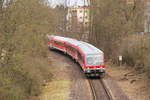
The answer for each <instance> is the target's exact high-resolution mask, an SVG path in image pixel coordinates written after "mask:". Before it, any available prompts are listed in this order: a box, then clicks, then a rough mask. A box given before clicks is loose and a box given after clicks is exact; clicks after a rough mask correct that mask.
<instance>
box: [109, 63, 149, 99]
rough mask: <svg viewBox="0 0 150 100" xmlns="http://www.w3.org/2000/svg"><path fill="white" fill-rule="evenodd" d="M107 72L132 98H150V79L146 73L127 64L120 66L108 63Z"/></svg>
mask: <svg viewBox="0 0 150 100" xmlns="http://www.w3.org/2000/svg"><path fill="white" fill-rule="evenodd" d="M107 72H108V73H109V75H110V76H111V77H112V78H113V80H115V81H116V83H117V84H118V85H119V86H120V87H121V88H122V90H123V91H124V93H125V94H126V95H127V96H128V97H129V99H130V100H150V88H149V87H150V85H149V82H150V81H149V79H148V78H147V77H146V75H145V73H141V72H137V71H136V70H135V69H133V68H130V67H127V66H122V67H121V68H120V67H117V66H114V65H111V66H110V65H107Z"/></svg>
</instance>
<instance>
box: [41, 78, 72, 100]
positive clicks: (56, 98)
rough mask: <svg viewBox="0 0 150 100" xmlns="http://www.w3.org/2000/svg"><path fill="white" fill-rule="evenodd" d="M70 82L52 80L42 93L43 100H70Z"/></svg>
mask: <svg viewBox="0 0 150 100" xmlns="http://www.w3.org/2000/svg"><path fill="white" fill-rule="evenodd" d="M69 84H70V83H69V81H68V80H52V81H51V82H50V83H48V84H47V85H46V86H45V87H44V88H43V91H42V95H41V96H40V99H41V100H69V98H68V92H67V90H68V85H69Z"/></svg>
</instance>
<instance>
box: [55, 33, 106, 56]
mask: <svg viewBox="0 0 150 100" xmlns="http://www.w3.org/2000/svg"><path fill="white" fill-rule="evenodd" d="M52 36H53V35H52ZM54 38H56V39H59V40H62V41H65V42H69V43H71V44H73V45H75V46H78V47H79V48H80V50H82V52H83V53H84V54H85V55H88V54H103V52H102V51H101V50H99V49H98V48H96V47H95V46H93V45H91V44H89V43H86V42H83V41H78V40H76V39H72V38H67V37H61V36H55V35H54Z"/></svg>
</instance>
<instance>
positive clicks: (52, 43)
mask: <svg viewBox="0 0 150 100" xmlns="http://www.w3.org/2000/svg"><path fill="white" fill-rule="evenodd" d="M48 37H49V44H48V45H49V47H50V48H51V49H57V50H60V51H62V52H64V53H67V54H68V55H70V56H71V57H72V58H73V59H75V60H76V61H77V62H78V63H79V64H80V66H81V68H82V69H83V71H84V73H85V74H87V75H88V76H89V75H90V76H91V75H94V76H95V75H96V76H97V75H102V74H103V73H105V60H104V53H103V52H102V51H101V50H99V49H97V48H96V47H94V46H93V45H91V44H89V43H86V42H82V41H78V40H75V39H72V38H65V37H60V36H48Z"/></svg>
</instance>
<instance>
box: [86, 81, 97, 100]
mask: <svg viewBox="0 0 150 100" xmlns="http://www.w3.org/2000/svg"><path fill="white" fill-rule="evenodd" d="M88 82H89V84H90V87H91V90H92V94H93V100H98V99H97V96H96V92H95V89H94V86H93V83H92V82H91V80H90V79H88Z"/></svg>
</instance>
